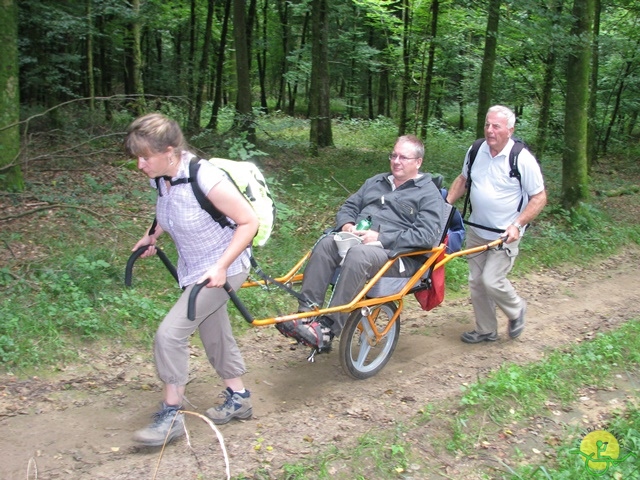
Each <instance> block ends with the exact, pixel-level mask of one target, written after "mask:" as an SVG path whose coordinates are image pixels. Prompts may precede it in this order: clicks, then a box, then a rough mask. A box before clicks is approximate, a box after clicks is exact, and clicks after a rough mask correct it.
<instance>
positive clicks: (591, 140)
mask: <svg viewBox="0 0 640 480" xmlns="http://www.w3.org/2000/svg"><path fill="white" fill-rule="evenodd" d="M593 2H594V7H593V8H594V20H593V46H592V49H591V80H590V82H589V84H590V85H589V86H590V94H589V125H588V126H587V132H588V133H587V142H588V144H587V172H588V173H591V167H592V166H593V164H594V163H595V162H596V157H597V156H598V140H597V135H596V115H597V114H598V67H599V63H600V55H599V54H598V49H599V45H600V41H599V37H600V13H601V12H600V11H601V3H600V0H593Z"/></svg>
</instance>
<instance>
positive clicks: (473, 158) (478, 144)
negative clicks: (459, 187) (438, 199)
mask: <svg viewBox="0 0 640 480" xmlns="http://www.w3.org/2000/svg"><path fill="white" fill-rule="evenodd" d="M483 143H484V138H479V139H477V140H476V141H475V142H473V144H472V145H471V149H470V150H469V163H468V164H467V182H466V183H465V188H466V190H467V193H466V195H465V197H464V207H462V217H463V218H464V217H466V216H467V207H469V213H471V200H470V198H469V194H470V192H471V167H472V166H473V162H475V161H476V157H477V156H478V150H480V147H481V146H482V144H483Z"/></svg>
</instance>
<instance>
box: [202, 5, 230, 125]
mask: <svg viewBox="0 0 640 480" xmlns="http://www.w3.org/2000/svg"><path fill="white" fill-rule="evenodd" d="M230 15H231V0H226V1H225V4H224V16H223V19H222V28H221V30H220V46H219V48H218V61H217V64H216V75H215V84H216V85H215V90H214V94H213V105H212V106H211V118H210V119H209V123H208V124H207V128H208V129H210V130H213V131H214V132H215V131H217V129H218V112H220V108H221V107H222V77H223V74H224V60H225V55H224V52H225V50H226V48H227V33H228V31H229V17H230Z"/></svg>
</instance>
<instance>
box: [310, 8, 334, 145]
mask: <svg viewBox="0 0 640 480" xmlns="http://www.w3.org/2000/svg"><path fill="white" fill-rule="evenodd" d="M328 16H329V5H328V0H312V1H311V38H312V43H311V88H310V90H311V98H310V101H309V114H310V117H311V129H310V132H309V142H310V144H311V153H312V154H313V155H317V154H318V149H319V148H324V147H330V146H333V134H332V131H331V110H330V103H329V101H330V91H329V87H330V83H329V82H330V77H329V45H328V43H329V33H328V32H329V25H328Z"/></svg>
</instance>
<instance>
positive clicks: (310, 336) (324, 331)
mask: <svg viewBox="0 0 640 480" xmlns="http://www.w3.org/2000/svg"><path fill="white" fill-rule="evenodd" d="M328 322H331V320H330V319H329V318H326V317H320V318H319V319H317V320H314V321H312V322H311V323H307V324H299V325H296V328H295V330H294V335H295V337H294V338H296V339H297V340H298V341H299V342H301V343H303V344H305V345H307V346H308V347H311V348H317V349H318V350H319V351H325V352H327V351H329V350H331V341H332V340H333V337H334V335H333V332H332V331H331V328H329V327H328V326H327V324H328Z"/></svg>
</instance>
